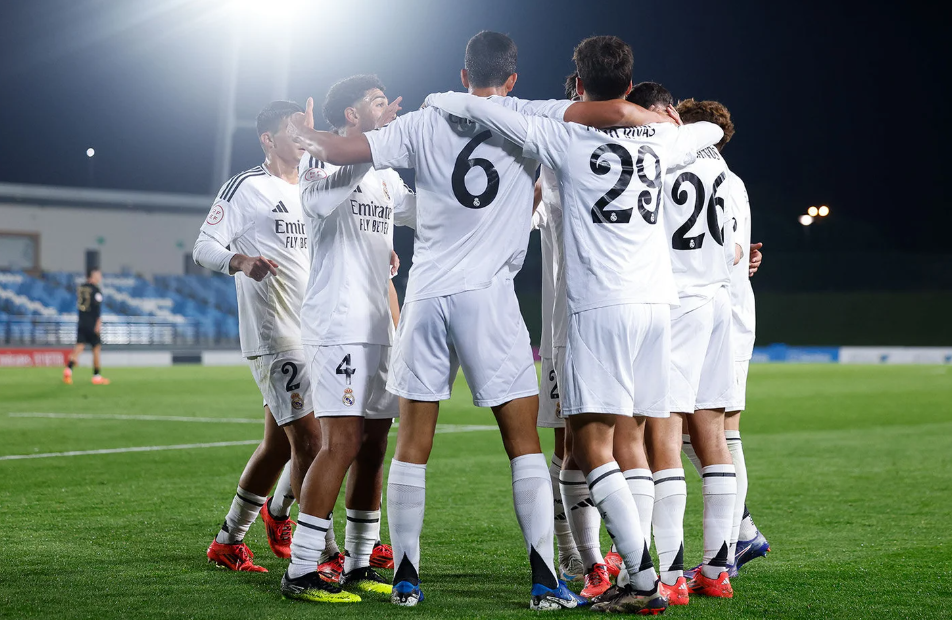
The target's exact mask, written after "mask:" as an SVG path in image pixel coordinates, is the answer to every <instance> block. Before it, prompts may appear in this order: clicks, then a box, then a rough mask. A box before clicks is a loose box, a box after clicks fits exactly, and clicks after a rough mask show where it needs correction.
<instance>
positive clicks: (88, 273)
mask: <svg viewBox="0 0 952 620" xmlns="http://www.w3.org/2000/svg"><path fill="white" fill-rule="evenodd" d="M97 271H102V270H101V269H100V268H99V267H90V268H89V269H87V270H86V279H87V280H88V279H90V278H91V277H93V274H94V273H96V272H97Z"/></svg>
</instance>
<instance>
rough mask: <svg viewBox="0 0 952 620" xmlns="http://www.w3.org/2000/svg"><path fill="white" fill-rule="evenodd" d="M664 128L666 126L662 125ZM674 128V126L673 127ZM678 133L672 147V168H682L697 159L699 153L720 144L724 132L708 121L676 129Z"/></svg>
mask: <svg viewBox="0 0 952 620" xmlns="http://www.w3.org/2000/svg"><path fill="white" fill-rule="evenodd" d="M662 126H664V125H662ZM672 127H673V128H674V126H672ZM674 129H675V131H676V133H675V137H674V141H673V144H672V147H671V155H672V157H671V160H670V161H671V166H672V168H680V167H681V166H687V165H688V164H691V163H693V162H694V160H695V159H697V152H698V151H700V150H701V149H706V148H707V147H709V146H712V145H714V144H717V143H718V142H720V140H721V138H723V137H724V130H723V129H721V128H720V127H718V126H717V125H715V124H714V123H708V122H707V121H700V122H697V123H691V124H690V125H684V126H682V127H676V128H674Z"/></svg>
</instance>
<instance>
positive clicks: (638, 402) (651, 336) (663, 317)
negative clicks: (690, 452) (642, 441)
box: [559, 304, 671, 418]
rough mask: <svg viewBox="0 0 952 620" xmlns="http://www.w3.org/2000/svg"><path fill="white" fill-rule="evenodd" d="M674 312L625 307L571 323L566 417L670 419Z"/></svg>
mask: <svg viewBox="0 0 952 620" xmlns="http://www.w3.org/2000/svg"><path fill="white" fill-rule="evenodd" d="M670 349H671V310H670V307H669V306H668V305H667V304H621V305H615V306H606V307H604V308H593V309H591V310H586V311H584V312H578V313H576V314H573V315H571V316H570V317H569V326H568V339H567V341H566V346H565V361H564V362H563V372H562V373H561V374H559V388H560V389H559V394H560V395H561V396H562V415H563V416H566V417H567V416H570V415H577V414H580V413H611V414H615V415H623V416H636V415H640V416H649V417H654V418H664V417H668V415H669V410H668V399H667V395H668V371H669V369H670V365H671V364H670V360H669V354H670Z"/></svg>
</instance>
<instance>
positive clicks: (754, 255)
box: [747, 243, 764, 277]
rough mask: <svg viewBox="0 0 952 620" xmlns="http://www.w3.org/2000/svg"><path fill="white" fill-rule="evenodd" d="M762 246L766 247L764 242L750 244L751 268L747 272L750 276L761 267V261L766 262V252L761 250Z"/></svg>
mask: <svg viewBox="0 0 952 620" xmlns="http://www.w3.org/2000/svg"><path fill="white" fill-rule="evenodd" d="M762 247H764V244H763V243H751V244H750V270H749V271H748V272H747V275H748V276H750V277H753V275H754V274H755V273H757V270H758V269H760V263H762V262H764V254H763V252H761V251H760V248H762Z"/></svg>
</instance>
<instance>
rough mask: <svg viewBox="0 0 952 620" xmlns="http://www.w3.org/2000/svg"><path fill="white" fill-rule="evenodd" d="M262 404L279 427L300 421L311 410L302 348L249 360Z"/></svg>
mask: <svg viewBox="0 0 952 620" xmlns="http://www.w3.org/2000/svg"><path fill="white" fill-rule="evenodd" d="M248 365H249V366H250V367H251V374H252V375H253V376H254V378H255V383H257V384H258V389H259V390H261V396H262V397H263V398H264V404H265V405H266V406H267V407H268V408H269V409H270V410H271V415H272V416H274V421H275V422H277V423H278V426H284V425H285V424H290V423H291V422H293V421H295V420H300V419H301V418H303V417H304V416H306V415H310V414H311V412H312V411H314V407H312V406H311V381H310V377H309V375H308V372H307V363H305V361H304V352H303V351H302V350H301V349H294V350H292V351H282V352H280V353H267V354H265V355H259V356H258V357H253V358H250V359H249V360H248Z"/></svg>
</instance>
